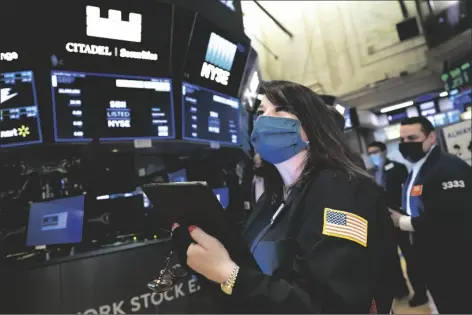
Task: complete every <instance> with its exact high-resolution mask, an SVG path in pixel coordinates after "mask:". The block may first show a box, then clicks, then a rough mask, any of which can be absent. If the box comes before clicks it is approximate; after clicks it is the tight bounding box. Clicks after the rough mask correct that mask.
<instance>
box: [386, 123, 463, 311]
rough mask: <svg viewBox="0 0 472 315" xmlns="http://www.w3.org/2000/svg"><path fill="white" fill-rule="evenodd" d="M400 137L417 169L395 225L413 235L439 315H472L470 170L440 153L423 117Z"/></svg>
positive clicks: (403, 151) (393, 214) (393, 213)
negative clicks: (453, 314)
mask: <svg viewBox="0 0 472 315" xmlns="http://www.w3.org/2000/svg"><path fill="white" fill-rule="evenodd" d="M400 137H401V143H400V146H399V149H400V153H401V154H402V155H403V157H404V158H405V159H407V160H408V161H410V162H411V163H413V169H412V171H411V173H410V174H409V176H408V179H407V181H406V182H405V184H404V186H403V187H404V189H403V197H402V201H403V202H402V204H403V207H402V208H403V209H404V210H405V212H406V214H405V213H401V212H398V211H394V210H391V217H392V220H393V222H394V224H395V226H397V227H398V228H399V229H401V230H402V231H408V232H410V233H411V236H412V240H413V248H414V249H415V252H416V253H417V254H418V256H417V257H418V260H419V263H420V266H421V271H422V273H423V274H424V280H425V284H426V287H427V289H428V290H429V291H430V293H431V296H432V298H433V300H434V303H435V305H436V307H437V309H438V311H439V313H440V314H442V313H444V314H451V313H456V314H472V303H471V301H470V298H471V294H470V292H471V289H470V285H471V283H472V268H471V266H472V211H471V205H470V196H471V195H472V169H471V168H470V166H469V165H468V164H467V163H466V162H465V161H463V160H461V159H460V158H458V157H457V156H454V155H452V154H448V153H445V152H442V151H441V148H440V147H439V146H438V145H437V136H436V131H435V130H434V126H433V125H432V124H431V122H430V121H429V120H428V119H427V118H426V117H424V116H419V117H412V118H407V119H405V120H404V121H402V123H401V127H400Z"/></svg>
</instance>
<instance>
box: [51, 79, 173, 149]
mask: <svg viewBox="0 0 472 315" xmlns="http://www.w3.org/2000/svg"><path fill="white" fill-rule="evenodd" d="M51 83H52V99H53V109H54V133H55V139H56V141H58V142H71V141H87V140H91V139H92V138H94V137H97V138H99V139H101V140H133V139H139V138H145V139H170V138H174V136H175V135H174V117H173V105H172V81H171V79H163V78H147V77H133V76H118V75H105V74H95V73H80V72H58V71H53V72H52V73H51Z"/></svg>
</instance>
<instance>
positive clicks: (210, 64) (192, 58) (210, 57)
mask: <svg viewBox="0 0 472 315" xmlns="http://www.w3.org/2000/svg"><path fill="white" fill-rule="evenodd" d="M249 47H250V46H249V44H248V43H246V42H244V41H242V40H237V39H233V38H231V36H229V34H226V33H225V32H224V31H223V30H222V29H220V28H218V27H217V26H216V25H215V24H213V23H212V22H210V21H208V20H206V19H205V18H203V17H202V16H201V15H198V16H197V19H196V21H195V24H194V28H193V31H192V37H191V39H190V43H189V47H188V50H187V54H186V60H185V62H184V80H185V81H187V82H190V83H192V84H196V85H198V86H202V87H205V88H208V89H211V90H214V91H218V92H220V93H223V94H225V95H230V96H237V95H238V92H239V88H240V84H241V80H242V77H243V73H244V69H245V65H246V58H247V56H248V53H249Z"/></svg>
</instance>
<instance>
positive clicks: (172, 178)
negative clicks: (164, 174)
mask: <svg viewBox="0 0 472 315" xmlns="http://www.w3.org/2000/svg"><path fill="white" fill-rule="evenodd" d="M168 176H169V183H176V182H186V181H187V180H188V178H187V171H186V170H185V169H184V168H183V169H181V170H178V171H176V172H173V173H168Z"/></svg>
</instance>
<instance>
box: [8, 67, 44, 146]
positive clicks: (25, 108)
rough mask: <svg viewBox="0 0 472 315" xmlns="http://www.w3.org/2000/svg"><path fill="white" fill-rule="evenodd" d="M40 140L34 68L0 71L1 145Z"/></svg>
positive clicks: (26, 143) (20, 144)
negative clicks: (32, 69) (30, 69)
mask: <svg viewBox="0 0 472 315" xmlns="http://www.w3.org/2000/svg"><path fill="white" fill-rule="evenodd" d="M41 142H42V134H41V125H40V119H39V113H38V102H37V98H36V87H35V82H34V75H33V71H19V72H6V73H0V147H1V148H6V147H13V146H22V145H28V144H35V143H41Z"/></svg>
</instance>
